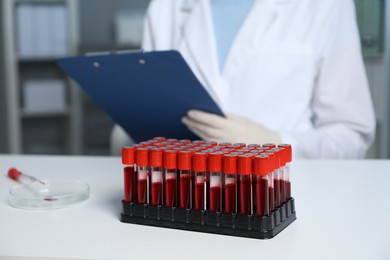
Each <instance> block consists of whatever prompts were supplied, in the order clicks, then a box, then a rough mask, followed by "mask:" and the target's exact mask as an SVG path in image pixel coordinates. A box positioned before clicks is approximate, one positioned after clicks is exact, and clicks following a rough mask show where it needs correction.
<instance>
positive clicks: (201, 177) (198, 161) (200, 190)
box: [192, 152, 207, 210]
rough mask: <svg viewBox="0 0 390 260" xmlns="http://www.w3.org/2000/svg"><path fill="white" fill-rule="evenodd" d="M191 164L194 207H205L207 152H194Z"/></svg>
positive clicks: (197, 208) (201, 208) (203, 208)
mask: <svg viewBox="0 0 390 260" xmlns="http://www.w3.org/2000/svg"><path fill="white" fill-rule="evenodd" d="M192 165H193V170H194V175H195V180H194V194H193V197H194V209H195V210H205V209H206V192H205V191H206V188H207V187H206V186H207V185H206V170H207V153H202V152H198V153H194V155H193V157H192Z"/></svg>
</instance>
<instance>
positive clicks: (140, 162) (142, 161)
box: [135, 148, 149, 166]
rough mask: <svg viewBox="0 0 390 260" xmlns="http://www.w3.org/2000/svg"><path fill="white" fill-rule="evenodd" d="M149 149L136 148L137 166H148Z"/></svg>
mask: <svg viewBox="0 0 390 260" xmlns="http://www.w3.org/2000/svg"><path fill="white" fill-rule="evenodd" d="M148 154H149V149H148V148H137V150H136V151H135V163H136V164H137V166H148V165H149V158H148Z"/></svg>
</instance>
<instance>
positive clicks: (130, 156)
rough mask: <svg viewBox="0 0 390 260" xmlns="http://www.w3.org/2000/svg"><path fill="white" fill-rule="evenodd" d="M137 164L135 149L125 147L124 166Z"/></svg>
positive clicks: (123, 150)
mask: <svg viewBox="0 0 390 260" xmlns="http://www.w3.org/2000/svg"><path fill="white" fill-rule="evenodd" d="M134 163H135V147H134V146H124V147H122V164H127V165H129V164H134Z"/></svg>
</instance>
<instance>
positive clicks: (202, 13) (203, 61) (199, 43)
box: [181, 0, 219, 97]
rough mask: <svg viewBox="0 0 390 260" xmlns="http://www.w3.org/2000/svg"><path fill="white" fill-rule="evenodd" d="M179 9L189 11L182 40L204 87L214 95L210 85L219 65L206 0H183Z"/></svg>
mask: <svg viewBox="0 0 390 260" xmlns="http://www.w3.org/2000/svg"><path fill="white" fill-rule="evenodd" d="M181 11H182V12H186V13H189V14H188V16H187V19H186V21H185V23H184V26H183V37H184V39H183V40H184V42H185V44H186V46H187V47H188V49H189V52H190V53H189V54H190V55H191V57H192V59H193V60H194V62H195V63H196V65H197V68H198V69H199V74H200V75H201V77H202V79H203V81H204V82H205V84H206V86H205V87H206V88H207V89H208V90H209V92H211V94H212V95H213V96H214V97H216V96H217V95H215V93H214V91H213V89H212V88H211V87H210V86H213V85H214V84H215V80H216V77H217V76H218V74H219V67H218V60H217V55H216V53H217V52H216V50H217V47H216V40H215V35H214V31H213V24H212V18H211V11H210V6H209V4H208V0H184V2H183V4H182V7H181Z"/></svg>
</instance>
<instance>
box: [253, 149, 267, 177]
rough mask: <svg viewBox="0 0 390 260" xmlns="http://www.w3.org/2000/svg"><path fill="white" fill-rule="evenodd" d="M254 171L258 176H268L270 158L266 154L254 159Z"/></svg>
mask: <svg viewBox="0 0 390 260" xmlns="http://www.w3.org/2000/svg"><path fill="white" fill-rule="evenodd" d="M253 171H254V173H255V174H256V175H259V176H266V175H268V173H269V172H270V171H269V157H268V155H266V154H262V155H257V156H255V158H254V163H253Z"/></svg>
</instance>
